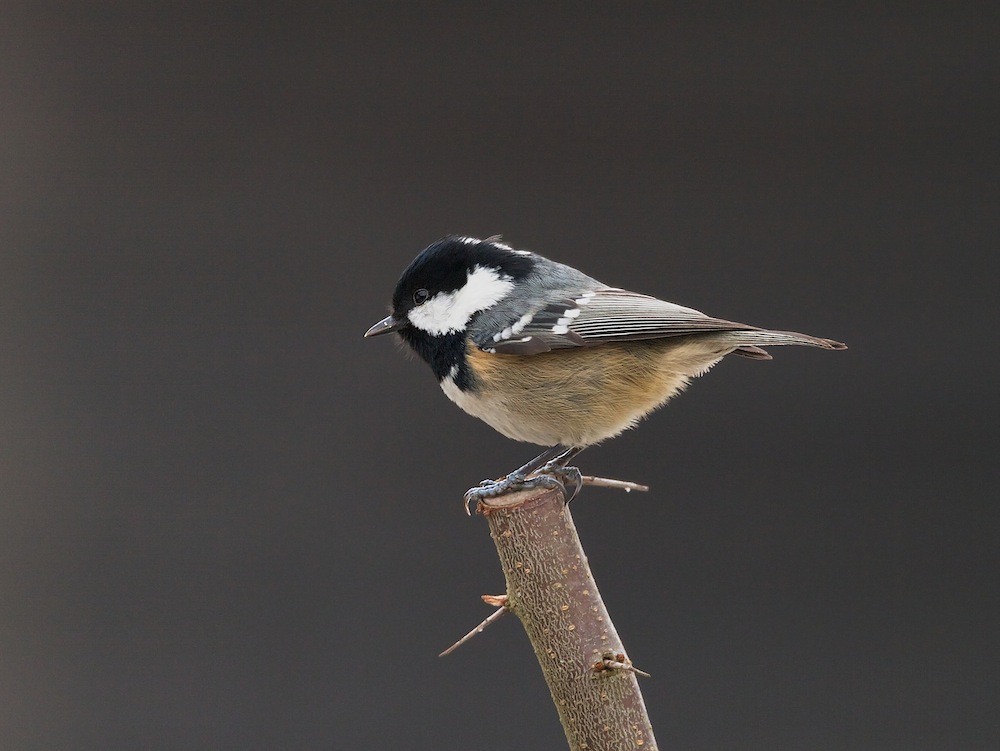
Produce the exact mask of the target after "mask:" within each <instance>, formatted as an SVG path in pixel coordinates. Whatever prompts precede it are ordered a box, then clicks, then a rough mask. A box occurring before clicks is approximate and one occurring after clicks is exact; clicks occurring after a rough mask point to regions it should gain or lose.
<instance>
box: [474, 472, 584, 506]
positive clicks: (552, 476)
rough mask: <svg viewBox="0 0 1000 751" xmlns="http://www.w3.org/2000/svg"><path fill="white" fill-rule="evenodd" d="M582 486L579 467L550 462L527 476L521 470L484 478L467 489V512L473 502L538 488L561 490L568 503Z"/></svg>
mask: <svg viewBox="0 0 1000 751" xmlns="http://www.w3.org/2000/svg"><path fill="white" fill-rule="evenodd" d="M581 487H583V476H582V475H581V474H580V470H579V469H577V468H576V467H563V466H559V465H558V464H557V463H555V462H550V463H549V464H546V465H545V466H543V467H542V468H541V469H539V470H537V471H536V472H533V473H531V474H530V475H527V476H526V475H525V474H524V473H523V472H520V471H518V472H511V473H510V474H509V475H507V476H506V477H503V478H501V479H499V480H483V481H482V482H481V483H479V485H477V486H476V487H474V488H469V489H468V490H467V491H465V513H466V514H468V513H470V512H469V506H470V504H472V503H473V502H476V503H478V502H479V501H484V500H486V499H488V498H496V497H497V496H501V495H504V494H506V493H514V492H517V491H520V490H535V489H537V488H545V489H549V490H561V491H562V493H563V496H564V497H565V498H566V503H569V502H570V501H571V500H573V498H575V497H576V494H577V493H579V492H580V488H581Z"/></svg>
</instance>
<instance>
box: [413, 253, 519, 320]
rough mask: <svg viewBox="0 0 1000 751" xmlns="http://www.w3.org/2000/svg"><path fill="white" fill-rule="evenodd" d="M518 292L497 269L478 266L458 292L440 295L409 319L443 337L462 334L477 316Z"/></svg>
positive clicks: (441, 293) (419, 308)
mask: <svg viewBox="0 0 1000 751" xmlns="http://www.w3.org/2000/svg"><path fill="white" fill-rule="evenodd" d="M512 289H514V282H513V281H512V280H511V278H510V277H509V276H507V275H506V274H504V273H501V272H500V271H498V270H497V269H494V268H489V267H487V266H476V267H475V268H473V269H472V271H470V272H469V275H468V277H467V279H466V282H465V284H464V285H463V286H462V287H461V288H460V289H457V290H455V291H454V292H438V293H437V294H436V295H434V297H432V298H431V299H430V300H428V301H427V302H425V303H424V304H423V305H418V306H417V307H415V308H414V309H413V310H411V311H410V312H409V313H408V314H407V317H408V318H409V319H410V323H412V324H413V325H414V326H416V327H417V328H418V329H420V330H421V331H425V332H427V333H428V334H433V335H435V336H439V335H442V334H454V333H456V332H459V331H462V330H463V329H464V328H465V325H466V324H467V323H468V322H469V319H470V318H472V315H473V313H478V312H479V311H480V310H485V309H486V308H488V307H490V306H491V305H495V304H496V303H497V302H499V301H500V300H502V299H503V298H505V297H506V296H507V295H508V294H510V291H511V290H512Z"/></svg>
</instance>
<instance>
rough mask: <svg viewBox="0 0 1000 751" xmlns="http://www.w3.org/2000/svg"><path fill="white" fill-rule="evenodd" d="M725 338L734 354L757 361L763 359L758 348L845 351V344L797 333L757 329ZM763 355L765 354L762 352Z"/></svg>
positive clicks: (735, 332)
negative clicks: (799, 346)
mask: <svg viewBox="0 0 1000 751" xmlns="http://www.w3.org/2000/svg"><path fill="white" fill-rule="evenodd" d="M725 336H726V338H727V339H729V340H730V341H732V342H733V344H735V345H736V347H737V349H736V350H735V353H736V354H738V355H743V356H744V357H751V358H755V359H759V360H763V359H765V358H763V357H761V356H760V353H761V352H762V350H760V347H774V346H778V345H783V344H801V345H805V346H807V347H820V348H822V349H847V345H846V344H842V343H841V342H835V341H834V340H833V339H821V338H820V337H818V336H809V335H808V334H800V333H798V332H797V331H768V330H767V329H758V330H755V331H754V330H751V331H733V332H730V333H727V334H726V335H725ZM763 354H767V353H766V352H764V353H763Z"/></svg>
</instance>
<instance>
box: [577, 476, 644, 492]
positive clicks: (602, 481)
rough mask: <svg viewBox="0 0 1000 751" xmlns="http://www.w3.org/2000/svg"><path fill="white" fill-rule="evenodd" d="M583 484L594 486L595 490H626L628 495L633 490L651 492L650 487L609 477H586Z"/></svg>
mask: <svg viewBox="0 0 1000 751" xmlns="http://www.w3.org/2000/svg"><path fill="white" fill-rule="evenodd" d="M583 484H584V485H593V486H594V487H595V488H617V489H619V490H624V491H625V492H626V493H631V492H632V491H633V490H637V491H640V492H643V493H645V492H646V491H647V490H649V485H640V484H639V483H637V482H629V481H628V480H612V479H610V478H607V477H594V476H592V475H584V476H583Z"/></svg>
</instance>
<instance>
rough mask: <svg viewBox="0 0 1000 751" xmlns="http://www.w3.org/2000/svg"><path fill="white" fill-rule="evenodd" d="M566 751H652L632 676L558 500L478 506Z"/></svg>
mask: <svg viewBox="0 0 1000 751" xmlns="http://www.w3.org/2000/svg"><path fill="white" fill-rule="evenodd" d="M478 511H479V512H480V513H482V514H484V515H485V516H486V519H487V522H488V523H489V527H490V535H491V536H492V538H493V541H494V543H495V544H496V547H497V553H498V554H499V556H500V565H501V567H502V568H503V573H504V577H505V578H506V580H507V608H508V609H510V611H511V612H513V613H514V614H515V615H517V617H518V618H519V619H520V621H521V623H522V625H523V626H524V630H525V632H526V633H527V634H528V639H530V641H531V646H532V647H533V648H534V650H535V656H536V657H537V658H538V663H539V665H541V668H542V673H543V674H544V676H545V682H546V683H547V684H548V686H549V691H550V692H551V694H552V701H553V702H554V703H555V705H556V710H557V711H558V712H559V720H560V721H561V722H562V726H563V729H564V730H565V731H566V740H567V741H568V742H569V748H570V751H604V750H607V751H621V750H622V749H643V751H653V749H656V747H657V746H656V740H655V739H654V737H653V729H652V727H651V726H650V724H649V718H648V716H647V714H646V706H645V703H644V702H643V700H642V694H641V693H640V691H639V684H638V681H637V680H636V674H635V673H634V672H633V671H632V670H631V669H629V667H628V666H629V665H630V664H631V663H630V662H629V661H628V658H626V657H624V655H625V649H624V647H623V646H622V643H621V639H620V638H619V637H618V632H617V631H615V627H614V624H613V623H612V622H611V617H610V616H609V615H608V611H607V609H606V608H605V607H604V601H603V600H602V599H601V594H600V592H599V591H598V589H597V584H596V583H595V582H594V577H593V575H592V574H591V572H590V566H589V564H588V563H587V556H586V555H585V554H584V552H583V548H582V547H581V545H580V538H579V536H578V535H577V532H576V526H575V525H574V524H573V518H572V516H571V515H570V512H569V507H568V506H567V505H566V503H565V501H564V498H563V495H562V493H561V492H560V491H559V490H543V491H537V490H535V491H523V492H519V493H512V494H509V495H505V496H500V497H497V498H491V499H488V500H485V501H481V502H480V503H479V507H478Z"/></svg>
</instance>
